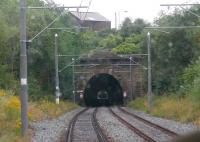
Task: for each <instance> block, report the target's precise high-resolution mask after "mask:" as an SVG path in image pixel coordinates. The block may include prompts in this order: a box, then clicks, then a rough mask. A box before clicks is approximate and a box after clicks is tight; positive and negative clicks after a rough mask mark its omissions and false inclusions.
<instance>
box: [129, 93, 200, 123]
mask: <svg viewBox="0 0 200 142" xmlns="http://www.w3.org/2000/svg"><path fill="white" fill-rule="evenodd" d="M146 100H147V99H146V97H142V98H138V99H136V100H134V101H132V102H130V103H129V104H128V106H129V107H131V108H133V109H136V110H142V111H146V108H147V105H146V102H147V101H146ZM150 113H151V114H152V115H155V116H159V117H164V118H168V119H173V120H177V121H180V122H192V123H193V124H196V125H198V126H200V101H199V100H198V99H195V97H191V96H185V97H177V96H175V95H163V96H160V97H155V98H154V101H153V107H152V111H151V112H150Z"/></svg>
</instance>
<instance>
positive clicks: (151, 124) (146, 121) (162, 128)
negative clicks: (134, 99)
mask: <svg viewBox="0 0 200 142" xmlns="http://www.w3.org/2000/svg"><path fill="white" fill-rule="evenodd" d="M117 108H118V109H119V110H120V111H121V112H123V113H125V114H128V115H130V116H132V117H134V118H135V119H137V120H139V121H141V122H143V123H145V124H147V125H149V126H151V127H153V128H156V129H159V130H160V131H162V132H163V133H165V134H167V135H169V136H172V137H175V136H179V135H178V134H177V133H175V132H173V131H171V130H169V129H167V128H164V127H162V126H160V125H158V124H155V123H152V122H150V121H148V120H146V119H144V118H142V117H140V116H138V115H136V114H134V113H130V112H128V111H126V110H125V109H123V108H121V107H117Z"/></svg>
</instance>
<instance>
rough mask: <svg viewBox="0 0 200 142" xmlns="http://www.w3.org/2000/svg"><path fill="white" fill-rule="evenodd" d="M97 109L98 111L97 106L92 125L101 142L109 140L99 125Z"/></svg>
mask: <svg viewBox="0 0 200 142" xmlns="http://www.w3.org/2000/svg"><path fill="white" fill-rule="evenodd" d="M97 111H98V108H96V109H95V110H94V112H93V114H92V125H93V127H94V130H95V132H96V134H97V137H98V139H99V142H108V139H107V137H106V135H105V134H104V133H103V131H102V129H101V127H100V125H99V122H98V121H97V118H96V114H97Z"/></svg>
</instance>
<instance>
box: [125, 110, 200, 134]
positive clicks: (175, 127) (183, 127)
mask: <svg viewBox="0 0 200 142" xmlns="http://www.w3.org/2000/svg"><path fill="white" fill-rule="evenodd" d="M124 109H125V110H127V111H129V112H132V113H135V114H136V115H138V116H140V117H142V118H144V119H146V120H149V121H151V122H153V123H156V124H158V125H161V126H162V127H165V128H167V129H169V130H172V131H174V132H176V133H178V134H180V135H183V134H187V133H190V132H193V131H197V130H200V128H198V127H197V126H195V125H193V124H185V123H180V122H177V121H174V120H169V119H164V118H159V117H153V116H151V115H149V114H146V113H144V112H141V111H134V110H133V109H131V108H127V107H124Z"/></svg>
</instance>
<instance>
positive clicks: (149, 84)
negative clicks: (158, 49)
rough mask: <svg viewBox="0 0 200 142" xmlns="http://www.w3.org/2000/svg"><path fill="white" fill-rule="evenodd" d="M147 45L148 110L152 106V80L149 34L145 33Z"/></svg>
mask: <svg viewBox="0 0 200 142" xmlns="http://www.w3.org/2000/svg"><path fill="white" fill-rule="evenodd" d="M147 47H148V93H147V95H148V111H149V112H150V111H151V107H152V80H151V34H150V32H148V33H147Z"/></svg>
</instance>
